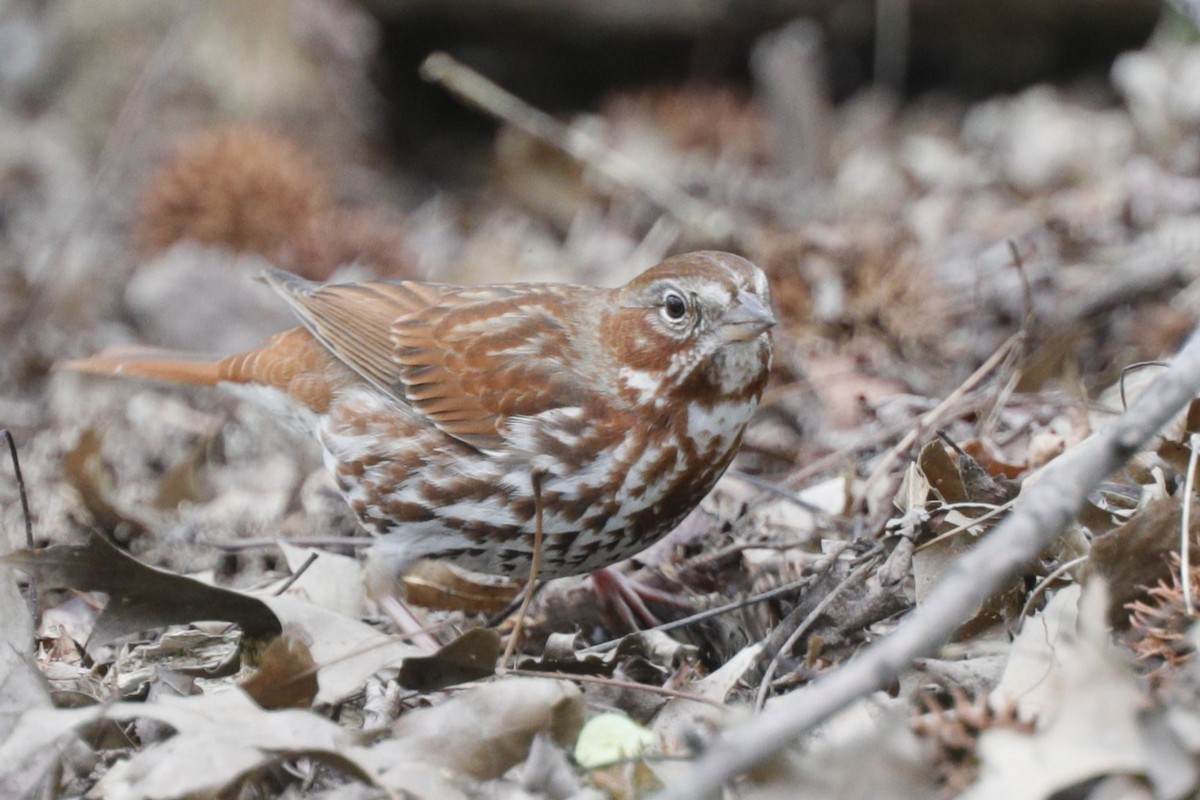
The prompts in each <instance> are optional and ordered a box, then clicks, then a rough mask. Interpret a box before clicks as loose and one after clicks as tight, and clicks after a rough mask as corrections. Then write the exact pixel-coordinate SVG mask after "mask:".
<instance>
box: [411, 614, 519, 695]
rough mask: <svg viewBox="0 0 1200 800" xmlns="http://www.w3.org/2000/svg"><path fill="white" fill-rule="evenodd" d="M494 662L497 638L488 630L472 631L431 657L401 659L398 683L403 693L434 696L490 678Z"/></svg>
mask: <svg viewBox="0 0 1200 800" xmlns="http://www.w3.org/2000/svg"><path fill="white" fill-rule="evenodd" d="M498 658H500V634H498V633H496V631H494V630H492V629H490V628H474V629H472V630H469V631H467V632H466V633H464V634H463V635H462V636H459V637H458V638H457V639H455V640H454V641H452V642H450V643H449V644H446V645H443V646H442V647H441V648H439V649H438V651H437V652H436V653H433V654H432V655H428V656H417V657H409V658H406V659H404V664H403V665H401V667H400V675H399V678H398V680H399V682H400V685H401V686H403V687H404V688H405V689H412V690H413V691H417V692H435V691H437V690H439V689H445V688H446V687H448V686H455V685H457V684H460V683H467V682H468V681H477V680H482V679H483V678H487V677H489V676H491V675H493V674H494V673H495V672H496V660H497V659H498Z"/></svg>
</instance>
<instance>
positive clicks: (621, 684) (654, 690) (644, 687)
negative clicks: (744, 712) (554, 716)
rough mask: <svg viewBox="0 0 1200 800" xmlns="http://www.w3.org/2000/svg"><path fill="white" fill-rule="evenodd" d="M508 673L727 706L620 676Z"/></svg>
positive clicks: (532, 670) (523, 671)
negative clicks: (621, 678) (624, 679)
mask: <svg viewBox="0 0 1200 800" xmlns="http://www.w3.org/2000/svg"><path fill="white" fill-rule="evenodd" d="M504 673H505V674H506V675H521V676H524V677H526V678H553V679H554V680H560V681H579V682H580V683H598V684H600V685H601V686H612V687H615V688H617V689H636V690H638V691H642V692H650V693H651V694H661V695H663V696H664V697H677V698H679V699H680V700H691V701H692V702H694V703H704V704H706V705H710V706H715V707H717V708H725V707H726V706H725V704H724V703H721V702H719V701H717V700H710V699H709V698H707V697H703V696H701V695H698V694H691V693H690V692H681V691H679V690H678V689H668V688H666V687H665V686H650V685H649V684H645V683H638V682H637V681H623V680H620V679H619V678H605V677H604V676H602V675H578V674H575V673H570V672H542V671H541V670H536V669H517V668H515V667H514V668H513V669H507V670H505V671H504Z"/></svg>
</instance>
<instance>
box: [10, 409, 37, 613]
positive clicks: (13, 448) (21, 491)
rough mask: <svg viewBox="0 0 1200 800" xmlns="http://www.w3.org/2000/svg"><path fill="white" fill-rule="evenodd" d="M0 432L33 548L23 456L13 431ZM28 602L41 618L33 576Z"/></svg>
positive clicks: (30, 544) (29, 541)
mask: <svg viewBox="0 0 1200 800" xmlns="http://www.w3.org/2000/svg"><path fill="white" fill-rule="evenodd" d="M0 432H3V433H4V439H5V441H7V442H8V455H9V458H11V459H12V465H13V476H14V477H15V478H16V481H17V496H18V497H20V498H21V516H22V517H24V519H25V546H26V547H28V548H30V549H32V548H33V515H32V514H30V513H29V495H28V494H27V493H26V491H25V476H24V475H22V474H21V458H20V456H18V455H17V442H16V440H15V439H13V435H12V431H10V430H9V429H8V428H0ZM26 603H27V604H28V606H29V614H30V616H32V617H33V619H34V621H35V622H37V621H40V620H41V614H40V613H39V612H38V592H37V581H35V580H34V579H33V578H32V577H30V579H29V592H28V594H27V595H26Z"/></svg>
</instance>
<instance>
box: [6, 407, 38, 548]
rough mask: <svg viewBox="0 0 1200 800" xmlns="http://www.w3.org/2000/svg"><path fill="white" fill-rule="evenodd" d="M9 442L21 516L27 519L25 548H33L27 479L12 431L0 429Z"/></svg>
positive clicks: (31, 517)
mask: <svg viewBox="0 0 1200 800" xmlns="http://www.w3.org/2000/svg"><path fill="white" fill-rule="evenodd" d="M0 433H3V434H4V439H5V441H7V442H8V455H9V458H11V459H12V465H13V475H14V476H16V479H17V495H18V496H19V497H20V498H21V516H23V517H24V518H25V546H26V547H33V515H31V514H30V513H29V495H28V494H26V493H25V477H24V476H23V475H22V474H21V459H20V457H19V456H18V455H17V442H16V440H14V439H13V435H12V431H10V430H9V429H8V428H0Z"/></svg>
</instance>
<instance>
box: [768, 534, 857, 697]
mask: <svg viewBox="0 0 1200 800" xmlns="http://www.w3.org/2000/svg"><path fill="white" fill-rule="evenodd" d="M877 566H879V559H877V558H872V559H868V560H867V561H865V562H863V563H862V564H859V565H858V567H856V568H855V569H854V570H852V571H851V572H850V573H849V574H847V575H846V577H844V578H842V580H841V581H840V582H839V583H838V585H837V586H834V587H833V588H832V589H830V590H829V593H828V594H827V595H825V596H824V597H822V598H821V602H819V603H817V605H816V606H815V607H814V608H813V610H812V611H810V612H808V616H806V617H805V618H804V620H803V621H802V622H801V623H800V624H799V625H798V626H796V630H794V631H792V632H791V634H790V635H789V636H788V638H787V639H786V640H785V641H784V643H783V645H782V646H780V648H779V649H778V650H776V651H775V655H773V656H771V661H770V663H768V664H767V668H766V670H765V671H764V672H763V677H762V681H761V682H760V683H759V684H758V694H757V695H756V696H755V698H754V709H755V710H756V711H762V707H763V706H764V705H765V704H766V702H767V693H768V692H769V691H770V690H771V681H772V680H773V679H774V678H775V670H776V669H778V668H779V662H780V660H781V659H782V658H783V654H784V653H788V652H791V650H792V648H793V647H795V646H796V642H798V641H800V637H801V636H803V635H804V634H805V633H807V632H808V629H809V628H811V627H812V626H813V623H815V622H816V621H817V618H818V617H820V616H821V615H822V614H824V613H825V609H827V608H829V604H830V603H832V602H833V601H834V600H836V599H837V597H838V595H840V594H841V593H842V592H844V591H845V590H846V589H848V588H849V587H850V586H852V585H853V584H855V583H857V582H858V580H859V579H860V578H861V577H862V576H863V575H866V574H867V572H868V571H869V570H871V569H874V568H875V567H877Z"/></svg>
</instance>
